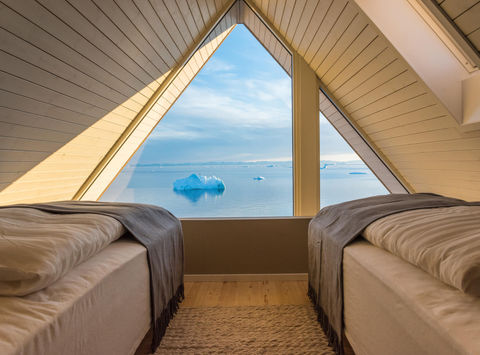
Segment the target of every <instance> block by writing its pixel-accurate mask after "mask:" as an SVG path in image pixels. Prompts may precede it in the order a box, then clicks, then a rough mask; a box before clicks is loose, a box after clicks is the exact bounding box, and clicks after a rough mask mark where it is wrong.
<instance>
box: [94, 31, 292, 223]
mask: <svg viewBox="0 0 480 355" xmlns="http://www.w3.org/2000/svg"><path fill="white" fill-rule="evenodd" d="M291 100H292V99H291V80H290V77H289V76H288V75H287V74H286V73H285V72H284V70H283V69H282V68H281V67H280V66H279V65H278V63H277V62H276V61H275V60H274V59H273V58H272V57H271V56H270V54H269V53H268V52H267V51H266V50H265V49H264V48H263V47H262V46H261V45H260V44H259V43H258V41H257V40H256V39H255V38H254V37H253V36H252V35H251V34H250V32H249V31H248V30H247V29H246V28H245V27H244V26H243V25H238V26H236V28H235V29H234V30H233V32H232V33H231V34H230V36H229V37H227V39H226V40H225V41H224V42H223V44H222V45H221V46H220V48H219V49H218V50H217V51H216V52H215V54H214V55H213V56H212V58H211V59H210V61H209V62H208V63H207V64H206V65H205V66H204V68H203V69H202V70H201V72H200V73H199V74H198V75H197V77H196V78H195V79H194V80H193V81H192V83H191V84H190V85H189V86H188V88H187V89H186V90H185V92H184V93H183V94H182V95H181V96H180V98H179V99H178V100H177V102H176V103H175V104H174V106H173V107H172V108H171V109H170V111H169V112H168V113H167V114H166V115H165V117H164V118H163V119H162V121H160V123H159V124H158V126H157V127H156V128H155V130H154V131H153V132H152V134H151V135H150V136H149V137H148V138H147V140H146V141H145V143H144V144H143V146H142V147H141V148H140V149H139V150H138V151H137V153H136V154H135V155H134V157H133V158H132V159H131V161H130V162H129V163H128V164H127V165H126V166H125V168H124V169H123V170H122V171H121V173H120V174H119V175H118V177H117V178H116V179H115V181H113V183H112V184H111V186H110V187H109V188H108V190H107V191H106V192H105V193H104V195H103V196H102V198H101V200H102V201H127V202H141V203H150V204H156V205H160V206H162V207H164V208H166V209H168V210H170V211H171V212H172V213H173V214H175V215H176V216H178V217H244V216H291V215H292V214H293V197H292V194H293V186H292V162H291V160H292V112H291ZM192 174H194V175H192ZM183 179H186V180H183Z"/></svg>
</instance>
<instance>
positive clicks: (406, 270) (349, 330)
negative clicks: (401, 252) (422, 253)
mask: <svg viewBox="0 0 480 355" xmlns="http://www.w3.org/2000/svg"><path fill="white" fill-rule="evenodd" d="M343 275H344V301H345V308H344V321H345V333H346V335H347V338H348V340H349V341H350V343H351V344H352V347H353V349H354V350H355V353H356V355H372V354H388V355H405V354H422V355H454V354H469V355H477V354H480V321H479V320H480V298H478V297H475V296H471V295H467V294H465V293H463V292H461V291H459V290H457V289H455V288H453V287H451V286H448V285H446V284H445V283H443V282H441V281H438V280H436V279H434V278H433V277H431V276H430V275H429V274H427V273H426V272H424V271H422V270H420V269H419V268H417V267H415V266H413V265H411V264H409V263H407V262H405V261H403V260H402V259H400V258H399V257H397V256H395V255H392V254H390V253H389V252H387V251H384V250H382V249H380V248H377V247H375V246H373V245H371V244H370V243H368V242H366V241H359V242H355V243H353V244H351V245H349V246H348V247H346V248H345V249H344V259H343Z"/></svg>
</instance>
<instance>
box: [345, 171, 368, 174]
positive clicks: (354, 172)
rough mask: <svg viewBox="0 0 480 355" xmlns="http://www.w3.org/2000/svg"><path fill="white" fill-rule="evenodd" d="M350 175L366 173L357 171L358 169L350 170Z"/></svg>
mask: <svg viewBox="0 0 480 355" xmlns="http://www.w3.org/2000/svg"><path fill="white" fill-rule="evenodd" d="M349 174H350V175H367V173H363V172H359V171H352V172H351V173H349Z"/></svg>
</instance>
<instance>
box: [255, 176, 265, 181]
mask: <svg viewBox="0 0 480 355" xmlns="http://www.w3.org/2000/svg"><path fill="white" fill-rule="evenodd" d="M253 180H258V181H260V180H265V178H264V177H263V176H256V177H254V178H253Z"/></svg>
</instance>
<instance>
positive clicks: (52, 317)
mask: <svg viewBox="0 0 480 355" xmlns="http://www.w3.org/2000/svg"><path fill="white" fill-rule="evenodd" d="M150 316H151V315H150V291H149V272H148V265H147V253H146V249H145V248H144V247H143V246H142V245H140V244H138V243H137V242H134V241H130V240H126V239H120V240H118V241H116V242H114V243H112V244H110V245H109V246H108V247H106V248H105V249H103V250H102V251H100V252H99V253H98V254H97V255H95V256H93V257H92V258H90V259H88V260H87V261H85V262H83V263H82V264H80V265H78V266H76V267H75V268H73V269H72V270H71V271H69V272H68V273H67V274H66V275H65V276H63V277H62V279H60V280H59V281H57V282H55V283H54V284H53V285H51V286H49V287H47V288H45V289H43V290H41V291H38V292H35V293H33V294H30V295H28V296H23V297H0V353H1V354H2V355H10V354H49V355H56V354H59V355H60V354H69V355H77V354H103V355H108V354H112V355H113V354H115V355H121V354H133V353H134V352H135V350H136V348H137V346H138V345H139V344H140V342H141V340H142V339H143V337H144V335H145V334H146V332H147V330H148V329H149V327H150Z"/></svg>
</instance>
